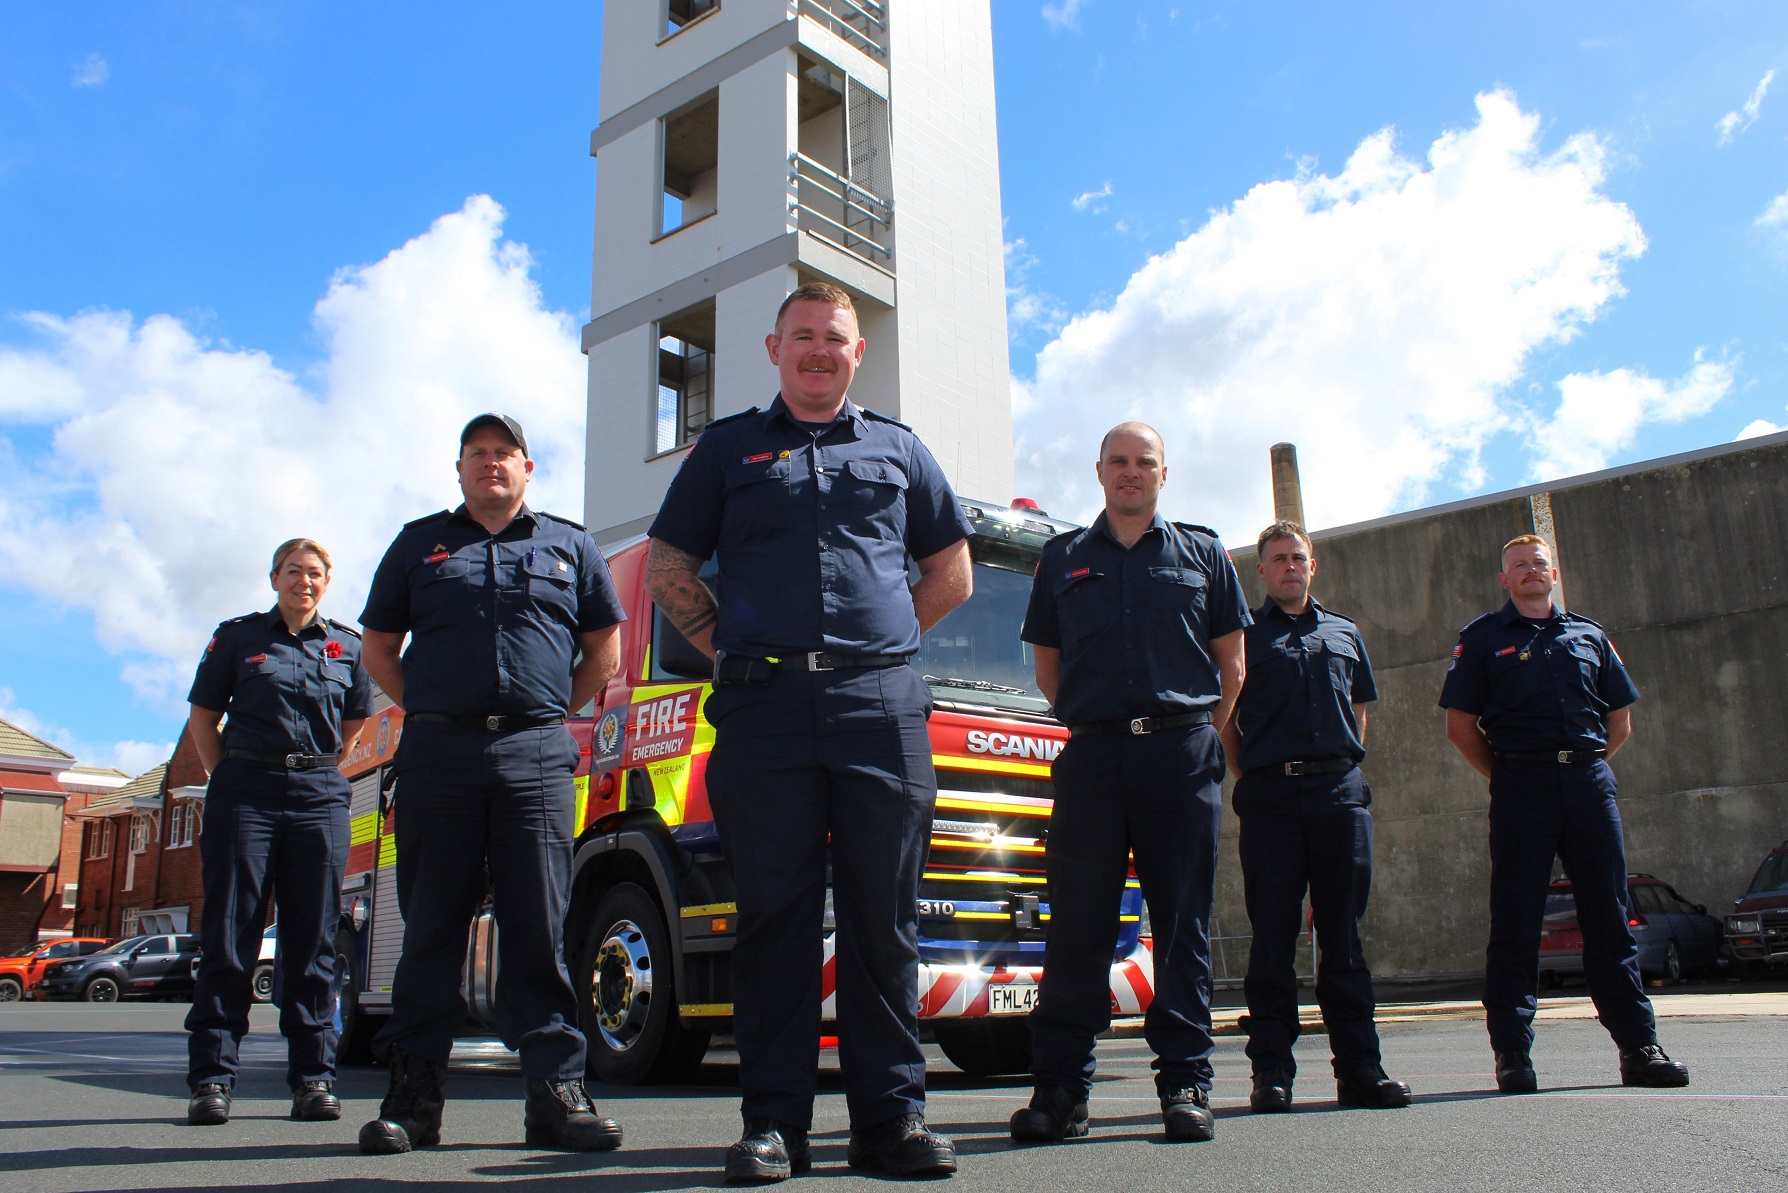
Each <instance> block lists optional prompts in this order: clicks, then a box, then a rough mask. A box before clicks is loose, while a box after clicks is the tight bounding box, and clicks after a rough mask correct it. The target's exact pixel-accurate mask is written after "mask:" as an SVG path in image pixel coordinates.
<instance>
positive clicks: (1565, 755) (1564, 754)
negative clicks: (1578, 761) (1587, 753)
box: [1558, 750, 1576, 766]
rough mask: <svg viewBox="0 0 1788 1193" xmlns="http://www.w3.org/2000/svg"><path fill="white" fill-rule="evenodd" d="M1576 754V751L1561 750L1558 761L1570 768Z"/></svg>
mask: <svg viewBox="0 0 1788 1193" xmlns="http://www.w3.org/2000/svg"><path fill="white" fill-rule="evenodd" d="M1574 753H1576V751H1575V750H1560V751H1559V752H1558V760H1559V761H1560V762H1562V763H1564V764H1565V765H1566V766H1569V765H1570V764H1571V755H1572V754H1574Z"/></svg>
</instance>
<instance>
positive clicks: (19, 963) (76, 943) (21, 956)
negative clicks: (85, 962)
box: [0, 936, 112, 1002]
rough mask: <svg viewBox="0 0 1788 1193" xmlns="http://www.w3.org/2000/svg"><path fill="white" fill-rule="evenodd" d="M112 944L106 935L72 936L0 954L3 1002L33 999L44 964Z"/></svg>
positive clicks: (64, 959) (95, 950)
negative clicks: (8, 953)
mask: <svg viewBox="0 0 1788 1193" xmlns="http://www.w3.org/2000/svg"><path fill="white" fill-rule="evenodd" d="M111 943H112V942H111V941H109V940H107V939H106V938H105V937H103V936H71V937H64V938H63V939H61V940H40V941H38V942H37V943H36V944H31V945H26V946H25V947H24V948H22V949H20V950H19V951H18V952H16V953H13V954H12V955H10V956H7V957H0V1002H17V1001H18V1000H19V999H21V998H30V997H31V991H32V990H33V989H34V988H35V987H36V986H37V982H38V979H39V978H41V977H43V971H44V967H45V966H47V965H48V964H49V963H50V962H52V961H66V960H67V959H68V958H70V957H86V956H89V955H90V954H93V953H97V952H99V950H101V949H103V948H105V947H106V946H107V945H108V944H111Z"/></svg>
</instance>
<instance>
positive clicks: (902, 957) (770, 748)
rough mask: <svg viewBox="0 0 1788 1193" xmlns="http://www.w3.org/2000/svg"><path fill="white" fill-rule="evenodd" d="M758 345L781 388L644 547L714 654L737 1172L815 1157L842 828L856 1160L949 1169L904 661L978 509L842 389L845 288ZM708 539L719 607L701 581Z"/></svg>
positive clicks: (938, 609) (841, 989)
mask: <svg viewBox="0 0 1788 1193" xmlns="http://www.w3.org/2000/svg"><path fill="white" fill-rule="evenodd" d="M765 343H766V346H767V348H768V350H769V353H770V361H771V363H772V364H774V365H776V367H777V369H778V372H779V374H780V378H781V383H782V388H781V392H780V393H779V394H778V395H777V397H776V400H775V401H774V402H772V403H771V405H770V407H769V409H768V410H763V411H758V410H756V409H753V410H750V411H747V412H745V413H744V414H739V415H734V416H732V417H730V418H726V419H721V420H718V421H716V422H714V423H711V424H710V425H709V426H708V428H707V430H706V431H704V432H703V433H702V436H701V438H700V440H699V441H698V442H697V443H696V445H695V447H694V448H693V450H692V451H691V452H690V454H689V457H688V459H687V460H685V461H684V463H683V466H682V468H681V469H680V470H679V472H678V473H677V476H676V479H675V480H674V481H673V482H672V483H671V486H670V490H669V492H668V493H666V494H665V498H664V505H663V508H662V509H661V510H660V511H659V514H658V518H657V520H656V521H655V522H654V523H653V525H652V530H651V534H652V540H653V541H652V548H651V554H650V557H649V559H648V562H647V565H646V567H647V583H648V586H649V588H650V591H651V594H652V599H653V600H654V601H655V602H656V603H657V605H658V607H659V608H660V609H662V610H663V611H664V612H665V615H666V616H667V617H669V618H670V619H671V621H672V623H673V624H675V625H676V626H677V627H678V629H679V630H681V631H682V632H683V634H684V635H685V636H686V637H688V638H689V640H690V641H691V642H692V643H693V644H694V645H695V646H696V647H697V648H699V649H701V650H703V651H704V652H706V653H708V654H709V655H710V656H711V657H713V658H714V659H715V667H714V685H715V690H714V693H713V695H712V696H710V697H709V698H708V702H707V705H706V709H705V711H706V714H707V717H708V720H709V721H710V722H711V723H712V724H713V726H714V735H715V737H714V750H713V753H712V755H711V756H710V757H709V759H708V772H707V773H708V797H709V799H710V800H711V801H712V804H713V809H714V821H715V824H716V826H717V827H718V829H719V832H720V840H721V844H722V845H723V846H724V848H725V850H726V857H727V863H728V865H729V866H730V868H731V872H732V876H733V882H734V886H735V889H736V892H737V894H736V898H737V901H738V905H739V928H738V938H737V943H736V944H735V946H734V949H733V953H732V988H733V1032H734V1035H735V1037H736V1039H737V1041H738V1049H739V1084H740V1086H741V1088H742V1089H743V1091H744V1098H743V1103H742V1105H741V1108H740V1110H741V1115H742V1117H743V1118H744V1133H743V1136H742V1138H741V1139H740V1140H739V1141H738V1142H737V1143H736V1144H734V1145H733V1146H732V1147H731V1148H730V1149H728V1151H727V1154H726V1160H725V1172H726V1177H727V1179H728V1180H729V1181H735V1182H752V1183H757V1182H766V1181H776V1180H782V1179H785V1178H787V1177H789V1176H791V1175H797V1174H799V1173H801V1172H804V1171H806V1170H807V1169H808V1167H809V1166H810V1163H811V1160H810V1152H809V1147H808V1138H807V1137H808V1132H809V1130H810V1129H811V1127H812V1120H813V1097H814V1090H815V1088H816V1084H817V1079H818V1066H819V1034H820V964H821V955H822V943H823V937H822V934H821V923H822V916H823V913H824V900H825V891H826V862H827V854H828V840H829V849H830V857H831V864H832V889H833V902H834V910H835V915H836V922H837V936H836V941H837V955H836V967H837V968H836V973H837V998H838V1038H839V1054H838V1059H839V1067H840V1068H841V1069H842V1071H843V1077H844V1091H845V1100H846V1103H847V1104H848V1106H849V1110H850V1120H851V1142H850V1153H849V1158H850V1163H851V1165H852V1166H853V1167H857V1168H872V1169H880V1170H883V1171H886V1172H889V1173H891V1174H894V1175H901V1176H922V1175H935V1176H942V1175H948V1174H950V1173H952V1172H954V1171H955V1170H956V1157H955V1149H954V1147H953V1145H952V1144H951V1143H950V1141H949V1140H947V1139H944V1138H942V1137H941V1136H938V1135H935V1134H933V1133H932V1132H930V1131H929V1130H928V1129H927V1128H926V1126H925V1117H924V1111H925V1054H924V1052H923V1050H922V1049H921V1047H920V1044H919V1038H918V911H917V898H918V887H919V875H920V871H921V869H922V868H923V866H924V862H925V855H926V850H927V847H928V842H929V838H930V827H931V814H932V808H933V805H934V803H935V801H936V795H937V776H936V774H935V773H934V772H933V770H932V764H931V742H930V738H929V735H928V734H927V731H926V727H925V722H926V718H927V716H928V715H929V713H930V710H931V695H930V690H929V689H928V688H927V686H926V685H925V683H924V681H923V680H921V679H920V678H919V676H918V675H917V674H916V673H915V672H914V671H913V669H912V668H911V667H909V666H907V665H906V663H907V659H908V657H909V656H911V655H912V654H913V653H914V652H915V651H917V650H918V648H919V636H920V634H921V633H922V632H923V631H924V630H928V629H930V628H931V627H932V626H933V625H935V624H936V623H937V622H938V621H939V620H941V619H942V618H943V617H944V615H945V614H947V613H948V612H949V611H950V610H951V609H954V608H955V607H956V606H957V605H959V604H961V603H962V601H963V600H965V599H967V597H968V594H969V588H970V584H971V583H972V579H971V566H970V561H969V552H968V543H967V537H968V534H969V531H970V529H971V526H970V524H969V522H968V520H967V519H966V518H965V517H964V515H963V513H962V510H961V508H960V507H959V506H958V505H957V502H956V498H955V495H954V494H953V493H951V491H950V486H949V484H948V482H947V481H946V480H945V478H944V475H943V472H942V470H941V469H939V467H938V465H937V462H936V461H935V460H933V459H932V457H931V453H930V452H928V451H927V450H926V449H925V446H924V445H923V444H922V443H920V442H919V439H918V437H917V436H915V435H914V434H913V433H912V431H911V430H910V429H908V428H907V427H905V426H904V425H902V424H900V423H897V422H894V421H893V420H892V419H888V418H884V417H882V416H881V415H878V414H874V413H872V412H870V411H867V410H862V409H860V408H858V407H857V406H856V405H855V404H854V403H852V402H851V401H850V400H849V398H848V397H847V393H848V391H849V389H850V383H851V380H852V378H853V377H854V376H855V374H856V368H857V363H858V362H859V361H860V360H861V359H862V356H863V351H864V347H865V344H864V341H863V339H862V336H861V334H860V333H859V331H858V327H857V318H856V311H855V309H854V308H853V306H852V303H851V298H850V296H849V295H848V294H847V293H845V292H844V291H842V290H840V289H838V288H836V287H834V286H830V285H827V284H824V283H812V284H808V285H804V286H801V287H800V288H799V289H797V290H795V291H794V292H793V293H792V294H790V295H789V297H788V299H787V301H785V302H784V304H783V306H782V309H781V310H780V311H778V312H777V316H776V323H775V331H773V332H772V333H771V334H770V335H769V336H768V337H767V338H766V341H765ZM715 551H718V555H719V568H720V571H719V580H718V584H717V586H716V587H717V589H718V602H716V599H715V594H714V593H711V592H710V591H709V590H708V589H707V587H706V586H705V585H704V584H703V583H702V581H701V580H700V579H699V578H698V574H699V572H700V570H701V568H702V566H703V564H704V563H705V561H706V560H707V559H708V557H709V555H710V553H712V552H715ZM909 559H910V560H912V561H914V562H915V563H916V565H917V567H918V571H919V579H918V582H917V583H916V584H915V585H913V587H912V588H911V589H910V590H909V588H908V578H907V576H908V573H907V567H908V560H909Z"/></svg>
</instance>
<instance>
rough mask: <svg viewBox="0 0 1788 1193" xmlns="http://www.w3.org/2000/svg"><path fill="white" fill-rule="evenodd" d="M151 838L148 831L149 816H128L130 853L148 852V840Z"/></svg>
mask: <svg viewBox="0 0 1788 1193" xmlns="http://www.w3.org/2000/svg"><path fill="white" fill-rule="evenodd" d="M152 839H153V836H152V834H151V833H150V831H149V818H148V817H147V816H132V817H131V818H130V851H131V852H132V853H148V852H149V842H150V841H151V840H152Z"/></svg>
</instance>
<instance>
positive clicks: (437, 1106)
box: [360, 1048, 447, 1156]
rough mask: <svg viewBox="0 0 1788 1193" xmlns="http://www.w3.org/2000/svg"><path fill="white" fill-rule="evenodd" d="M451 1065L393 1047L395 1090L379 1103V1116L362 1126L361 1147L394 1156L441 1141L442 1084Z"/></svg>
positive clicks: (392, 1087) (368, 1153)
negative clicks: (448, 1066) (425, 1058)
mask: <svg viewBox="0 0 1788 1193" xmlns="http://www.w3.org/2000/svg"><path fill="white" fill-rule="evenodd" d="M446 1079H447V1066H446V1065H443V1064H439V1063H437V1062H435V1061H432V1060H424V1059H423V1058H422V1057H420V1056H411V1055H410V1054H409V1053H407V1052H404V1051H402V1050H400V1049H397V1048H393V1049H392V1050H391V1089H390V1090H389V1091H388V1092H387V1093H386V1094H385V1100H384V1101H383V1102H380V1103H379V1117H378V1118H375V1119H374V1120H373V1121H372V1122H370V1123H367V1124H366V1125H365V1126H364V1127H361V1128H360V1150H361V1151H362V1152H364V1153H366V1154H367V1155H369V1156H392V1155H396V1154H397V1153H399V1152H407V1151H409V1150H410V1149H411V1148H413V1147H432V1146H433V1145H435V1144H437V1143H439V1142H441V1108H442V1107H443V1106H444V1105H446V1103H447V1096H446V1094H444V1093H442V1092H441V1084H442V1082H444V1081H445V1080H446Z"/></svg>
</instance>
